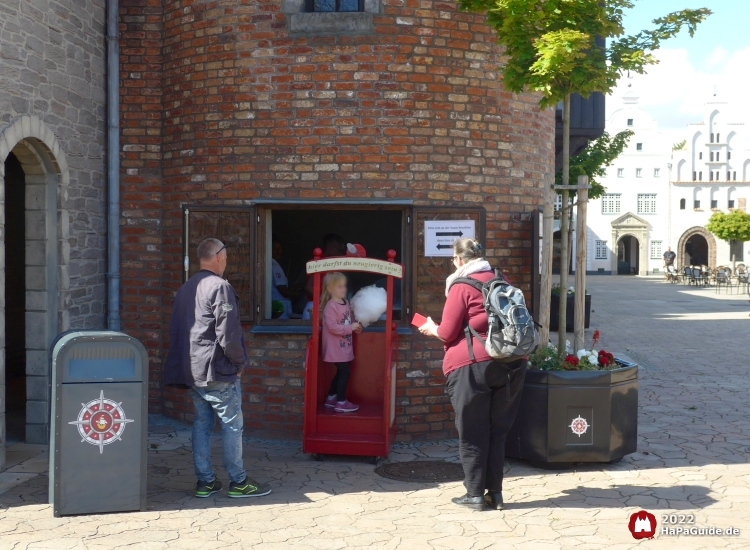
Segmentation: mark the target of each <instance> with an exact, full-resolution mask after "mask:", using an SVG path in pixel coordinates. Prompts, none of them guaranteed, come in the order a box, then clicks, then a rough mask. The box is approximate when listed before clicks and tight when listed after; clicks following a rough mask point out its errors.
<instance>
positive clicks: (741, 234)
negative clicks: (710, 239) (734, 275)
mask: <svg viewBox="0 0 750 550" xmlns="http://www.w3.org/2000/svg"><path fill="white" fill-rule="evenodd" d="M706 229H708V230H709V231H710V232H711V233H713V234H714V235H716V236H717V237H718V238H719V239H721V240H722V241H727V242H728V243H729V244H730V245H732V244H733V243H735V242H742V243H744V242H747V241H750V214H748V213H747V212H743V211H742V210H732V211H731V212H730V213H729V214H725V213H724V212H714V213H713V215H712V216H711V219H709V220H708V224H707V225H706ZM734 262H735V257H734V254H732V264H734Z"/></svg>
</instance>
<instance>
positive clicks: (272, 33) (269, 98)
mask: <svg viewBox="0 0 750 550" xmlns="http://www.w3.org/2000/svg"><path fill="white" fill-rule="evenodd" d="M296 4H297V3H295V2H293V1H286V2H282V1H281V0H252V1H250V0H231V1H230V0H221V1H219V0H190V1H188V0H163V1H161V0H124V3H123V9H124V10H125V11H123V12H122V15H123V20H122V22H121V28H122V29H124V30H123V36H122V48H123V84H122V89H123V107H122V120H123V143H124V144H125V145H124V148H125V161H124V164H123V178H124V180H123V181H124V183H123V193H124V195H123V205H122V207H123V224H124V227H125V233H124V235H123V262H124V267H123V277H124V278H123V292H124V296H123V307H124V310H125V311H124V319H125V327H126V330H128V332H130V333H131V334H133V335H134V336H136V337H138V338H141V339H142V340H143V341H144V343H146V345H147V347H148V348H149V351H150V353H151V354H152V363H151V379H152V394H151V406H152V410H155V411H162V412H165V413H167V414H170V415H172V416H177V417H182V418H186V419H190V417H191V414H192V405H191V403H190V402H189V400H188V399H187V396H186V395H185V393H184V392H181V391H177V390H172V389H168V388H161V387H160V384H159V382H160V379H161V360H162V359H163V357H164V356H165V353H166V347H167V340H168V332H167V323H168V320H169V312H170V309H171V304H172V298H173V296H174V292H175V291H176V289H177V288H178V287H179V285H180V284H181V282H182V274H183V267H182V254H183V244H182V239H183V236H182V232H183V214H182V205H183V204H196V203H198V204H212V205H243V204H250V203H251V202H252V201H253V200H254V199H258V198H263V199H278V200H285V199H297V200H321V199H322V200H330V201H337V200H345V199H367V200H378V199H408V200H413V201H414V204H415V205H423V206H447V207H449V206H467V205H470V206H477V207H483V208H484V209H485V210H486V244H487V255H488V256H489V257H490V258H491V259H492V260H493V261H496V262H497V263H500V264H502V266H503V267H504V268H505V269H506V270H507V271H508V273H509V276H510V277H511V278H512V280H513V281H514V282H515V283H516V284H518V285H519V286H522V287H525V288H526V289H528V288H529V285H530V283H531V233H532V228H531V223H530V216H529V215H528V214H529V213H530V212H531V211H533V210H534V209H536V208H537V207H538V205H539V204H540V203H541V196H542V193H541V185H542V181H543V178H544V175H545V174H546V173H548V172H551V171H552V170H553V162H554V158H553V157H554V113H553V112H552V111H548V112H540V110H539V109H538V106H537V101H538V97H536V96H535V95H533V94H520V95H514V94H510V93H508V92H505V91H504V90H503V88H502V85H501V83H500V78H501V74H500V73H499V67H500V65H501V64H502V57H501V52H500V51H499V49H498V47H497V46H496V44H495V40H494V37H493V35H492V33H491V32H490V30H489V29H488V28H487V27H486V26H484V25H483V22H482V18H481V17H480V16H477V15H474V14H467V13H462V12H459V11H458V9H457V6H456V3H455V2H452V1H446V2H432V1H430V2H424V1H415V0H408V1H406V2H403V1H400V0H383V2H382V3H378V5H379V9H378V10H373V12H368V18H369V17H370V16H371V20H372V26H373V32H369V31H368V32H364V33H362V34H357V32H356V29H354V31H353V30H352V29H350V28H348V27H347V29H346V33H344V34H336V33H335V32H331V33H324V34H320V35H316V34H315V33H313V32H305V33H302V34H299V35H298V34H293V33H290V24H289V23H290V20H289V17H290V15H291V14H292V13H296V12H294V10H293V9H292V8H294V6H295V5H296ZM368 5H370V6H372V5H375V3H373V2H369V3H368ZM160 10H163V12H162V11H160ZM285 10H286V11H285ZM298 11H299V10H297V12H298ZM375 11H377V13H375ZM162 21H163V28H161V27H160V25H161V24H162ZM307 30H309V29H307ZM160 33H161V34H160ZM160 37H161V39H163V49H159V39H160ZM140 41H142V42H140ZM162 53H163V58H160V55H161V54H162ZM160 70H161V71H162V72H161V73H160V72H159V71H160ZM160 78H161V79H162V80H161V81H160V80H159V79H160ZM157 110H158V111H159V112H160V113H162V114H163V117H161V118H158V117H157V116H156V113H155V111H157ZM129 147H130V149H128V148H129ZM434 300H442V295H440V296H435V297H434ZM250 328H251V327H250V326H247V329H248V331H247V333H246V340H247V343H248V348H249V354H250V356H251V367H250V368H249V369H248V370H247V371H246V372H245V373H244V376H243V386H244V388H245V401H244V407H245V411H246V413H247V414H246V419H245V425H246V427H247V428H248V430H249V431H250V432H253V431H256V432H264V433H266V434H272V435H282V436H287V437H288V436H291V437H300V436H301V419H302V395H303V384H304V368H303V364H304V354H305V347H306V340H307V337H306V336H300V335H263V336H260V335H256V334H251V333H250V332H249V330H250ZM442 355H443V354H442V346H441V345H439V343H437V342H435V341H428V340H426V339H424V338H423V337H421V336H420V335H412V336H408V337H403V338H402V339H401V342H400V351H399V363H398V380H397V385H398V395H397V407H398V410H397V422H398V424H399V426H400V436H399V437H400V438H401V439H417V438H420V439H425V438H433V439H437V438H444V437H447V436H449V435H451V433H452V429H453V425H452V422H451V420H452V411H451V409H450V405H449V403H448V399H447V396H446V395H445V393H444V380H443V376H442V372H441V370H440V364H441V360H442Z"/></svg>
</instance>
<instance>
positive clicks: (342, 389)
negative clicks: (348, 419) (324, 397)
mask: <svg viewBox="0 0 750 550" xmlns="http://www.w3.org/2000/svg"><path fill="white" fill-rule="evenodd" d="M334 365H336V376H334V377H333V380H332V381H331V389H330V390H328V395H335V396H336V401H338V402H339V403H341V402H343V401H346V386H347V385H348V384H349V374H350V372H349V363H334Z"/></svg>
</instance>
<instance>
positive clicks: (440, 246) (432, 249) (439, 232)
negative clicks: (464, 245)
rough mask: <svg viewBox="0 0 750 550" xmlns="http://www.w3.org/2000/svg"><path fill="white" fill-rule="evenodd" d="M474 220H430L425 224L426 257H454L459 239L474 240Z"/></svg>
mask: <svg viewBox="0 0 750 550" xmlns="http://www.w3.org/2000/svg"><path fill="white" fill-rule="evenodd" d="M475 237H476V224H475V222H474V220H430V221H425V222H424V255H425V256H444V257H452V256H453V243H454V242H456V240H457V239H474V238H475Z"/></svg>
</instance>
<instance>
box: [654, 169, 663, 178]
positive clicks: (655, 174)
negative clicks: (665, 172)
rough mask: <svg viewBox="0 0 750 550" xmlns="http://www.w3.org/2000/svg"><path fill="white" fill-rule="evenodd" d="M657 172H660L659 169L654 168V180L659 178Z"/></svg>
mask: <svg viewBox="0 0 750 550" xmlns="http://www.w3.org/2000/svg"><path fill="white" fill-rule="evenodd" d="M659 172H661V168H654V177H655V178H658V177H659Z"/></svg>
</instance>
